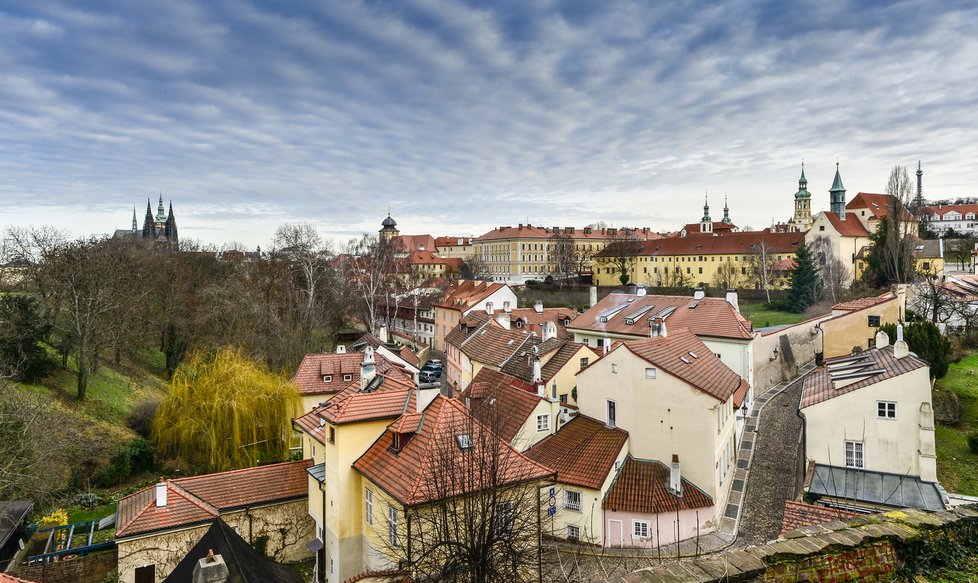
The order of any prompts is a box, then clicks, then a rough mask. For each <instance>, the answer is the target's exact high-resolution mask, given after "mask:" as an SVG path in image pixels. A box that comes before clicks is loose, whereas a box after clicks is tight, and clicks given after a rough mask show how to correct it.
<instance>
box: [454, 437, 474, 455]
mask: <svg viewBox="0 0 978 583" xmlns="http://www.w3.org/2000/svg"><path fill="white" fill-rule="evenodd" d="M455 441H456V442H457V443H458V448H459V449H461V450H462V451H468V450H470V449H472V436H471V435H469V434H468V433H460V434H458V435H456V436H455Z"/></svg>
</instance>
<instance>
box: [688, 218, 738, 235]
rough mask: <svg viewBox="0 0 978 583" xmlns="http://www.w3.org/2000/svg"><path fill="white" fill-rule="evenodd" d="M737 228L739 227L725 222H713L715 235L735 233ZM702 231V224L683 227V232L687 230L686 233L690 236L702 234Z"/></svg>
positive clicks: (690, 224)
mask: <svg viewBox="0 0 978 583" xmlns="http://www.w3.org/2000/svg"><path fill="white" fill-rule="evenodd" d="M736 228H737V225H734V224H730V223H724V222H723V221H713V232H714V233H722V232H724V231H733V230H734V229H736ZM700 229H702V224H701V223H689V224H686V225H683V230H685V231H686V233H687V234H689V235H693V234H700V233H701V232H702V231H701V230H700Z"/></svg>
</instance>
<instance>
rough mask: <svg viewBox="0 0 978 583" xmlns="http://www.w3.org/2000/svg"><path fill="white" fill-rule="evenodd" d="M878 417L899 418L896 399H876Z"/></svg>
mask: <svg viewBox="0 0 978 583" xmlns="http://www.w3.org/2000/svg"><path fill="white" fill-rule="evenodd" d="M876 418H877V419H887V420H892V419H896V418H897V404H896V401H876Z"/></svg>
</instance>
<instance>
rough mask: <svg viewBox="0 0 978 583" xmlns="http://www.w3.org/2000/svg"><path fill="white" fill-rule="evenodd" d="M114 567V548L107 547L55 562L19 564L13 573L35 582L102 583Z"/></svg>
mask: <svg viewBox="0 0 978 583" xmlns="http://www.w3.org/2000/svg"><path fill="white" fill-rule="evenodd" d="M115 569H116V557H115V549H109V550H107V551H102V552H98V553H94V554H91V555H87V556H84V557H75V558H72V559H66V560H62V561H58V562H56V563H41V564H34V565H21V566H20V567H18V568H17V569H16V571H14V573H13V575H15V576H17V577H20V578H21V579H25V580H27V581H34V582H36V583H102V581H104V580H105V577H106V576H107V575H108V574H109V573H115Z"/></svg>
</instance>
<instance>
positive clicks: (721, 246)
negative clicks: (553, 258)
mask: <svg viewBox="0 0 978 583" xmlns="http://www.w3.org/2000/svg"><path fill="white" fill-rule="evenodd" d="M804 244H805V233H772V232H770V231H767V230H765V231H747V232H744V233H725V234H723V235H722V236H714V235H709V234H699V233H697V234H694V235H690V236H687V237H671V238H667V239H659V240H657V241H648V242H645V243H643V244H642V246H641V248H640V249H641V250H640V251H639V255H643V256H644V255H647V256H659V255H754V254H757V253H760V252H761V248H762V246H763V249H764V251H765V253H767V254H771V253H774V254H778V253H795V252H797V251H798V248H799V247H800V246H802V245H804ZM602 253H604V251H602ZM602 253H597V254H596V255H597V256H602Z"/></svg>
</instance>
